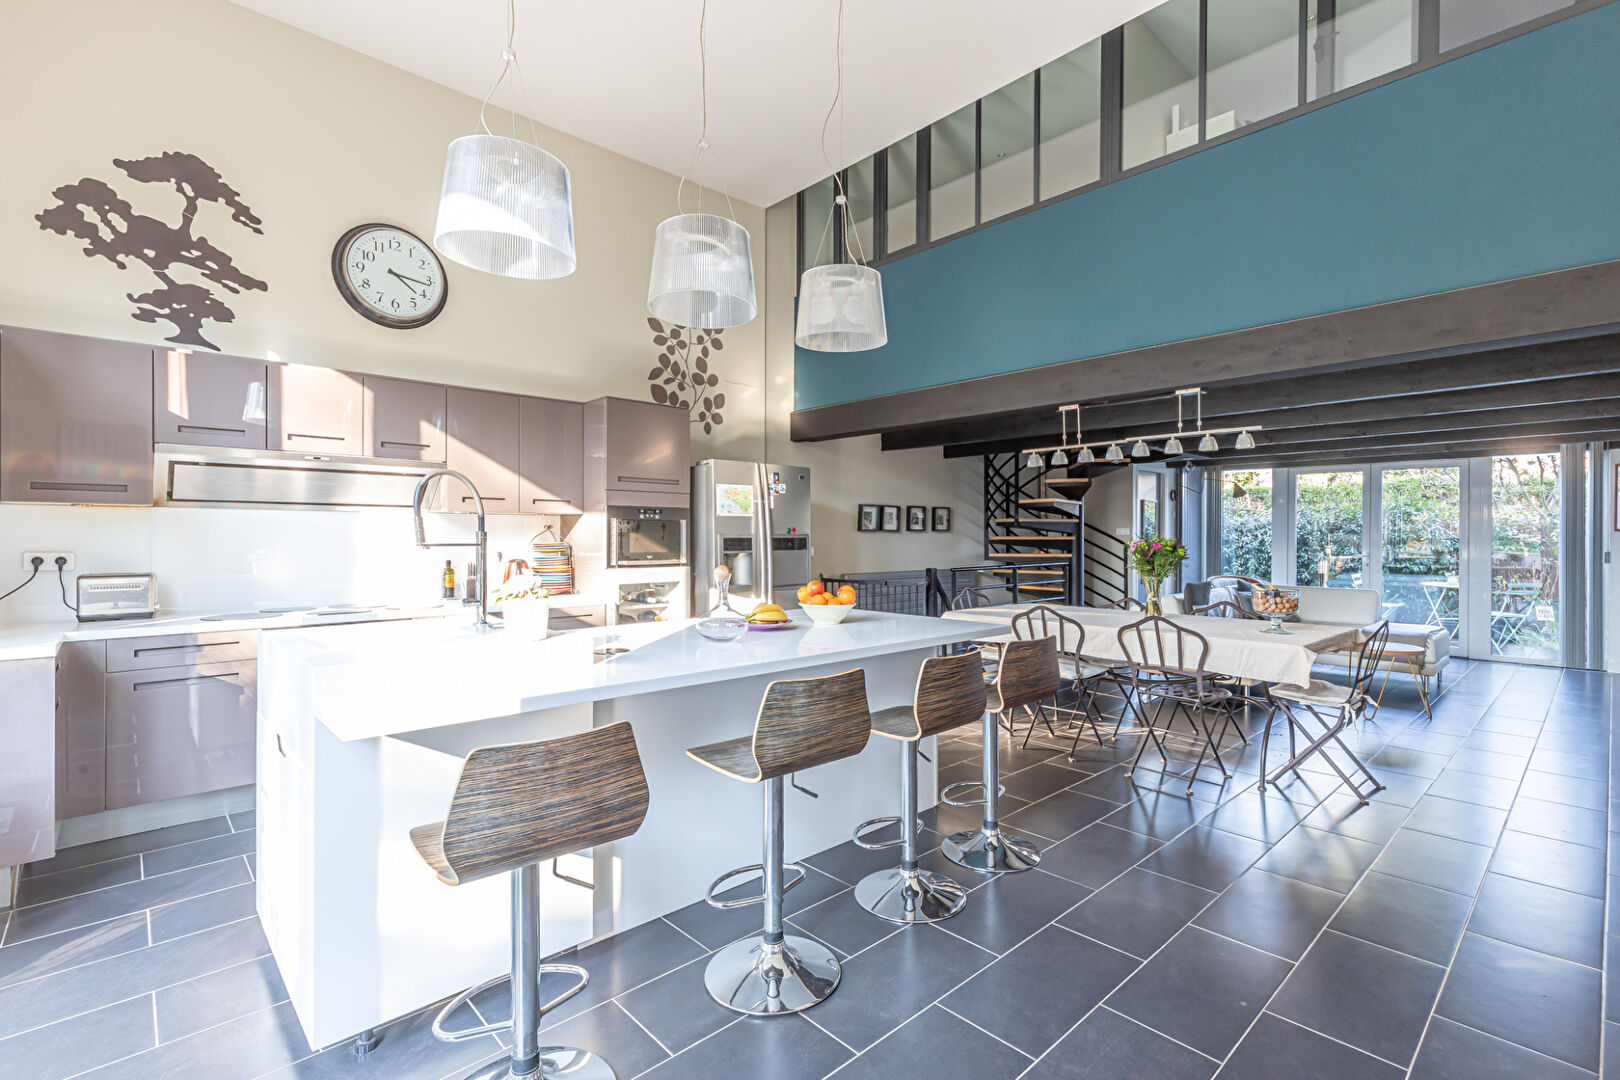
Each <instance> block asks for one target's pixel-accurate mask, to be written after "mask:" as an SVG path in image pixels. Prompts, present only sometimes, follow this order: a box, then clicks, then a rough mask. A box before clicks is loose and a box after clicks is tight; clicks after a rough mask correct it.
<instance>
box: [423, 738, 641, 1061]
mask: <svg viewBox="0 0 1620 1080" xmlns="http://www.w3.org/2000/svg"><path fill="white" fill-rule="evenodd" d="M646 816H647V777H646V774H645V773H644V772H642V769H641V758H640V756H639V755H638V754H637V753H636V738H635V735H634V734H633V733H632V732H631V730H630V725H629V724H624V723H620V724H612V725H610V726H608V727H604V728H597V729H595V730H593V731H586V732H581V733H580V734H578V735H568V736H564V737H563V738H560V739H543V740H539V741H536V742H526V743H511V744H509V745H505V746H485V747H480V748H479V749H477V750H474V751H473V752H472V753H470V754H468V755H467V760H466V762H465V763H464V764H463V765H462V767H461V778H460V779H459V780H457V781H456V790H455V793H454V794H453V795H452V796H451V797H450V810H449V812H448V813H447V814H446V815H445V819H444V820H443V821H435V822H432V823H430V824H427V825H419V826H417V827H416V828H414V829H412V830H411V843H413V844H415V845H416V853H417V854H418V855H420V856H421V857H422V861H424V862H426V863H427V864H428V866H429V867H431V868H432V869H433V872H434V873H436V874H437V875H438V876H439V880H440V881H442V882H444V883H445V884H446V885H464V884H466V883H467V882H469V881H477V880H478V879H480V878H486V877H489V876H490V875H492V874H503V873H509V874H511V876H512V972H511V974H510V975H502V976H499V977H497V978H494V979H491V980H489V981H488V982H486V983H482V984H480V985H478V986H475V987H473V988H472V989H470V990H464V991H462V992H461V993H459V994H457V995H456V996H455V997H453V998H451V999H450V1001H449V1003H448V1004H446V1005H445V1006H444V1008H443V1009H441V1010H439V1014H438V1015H437V1016H436V1017H434V1019H433V1035H434V1038H437V1039H440V1040H441V1041H444V1042H460V1041H461V1040H463V1039H473V1038H477V1037H479V1036H481V1035H488V1034H490V1033H492V1032H495V1031H498V1030H500V1029H501V1028H504V1027H506V1026H508V1025H506V1024H484V1025H482V1026H480V1027H472V1028H447V1027H446V1026H445V1022H446V1021H447V1020H448V1019H449V1018H450V1015H451V1014H452V1013H454V1012H455V1011H456V1010H457V1009H459V1008H461V1006H463V1005H465V1004H466V1003H467V1001H468V1000H469V999H470V998H472V997H473V996H474V995H476V994H478V993H479V992H481V991H483V990H485V989H487V988H489V987H491V986H494V985H496V984H497V983H500V982H501V981H503V980H505V979H508V978H510V979H511V980H512V1020H511V1025H510V1026H511V1038H512V1053H511V1056H510V1057H509V1058H502V1059H500V1060H499V1061H495V1062H493V1063H491V1064H489V1065H485V1066H483V1067H482V1068H480V1069H478V1070H477V1071H476V1072H473V1073H470V1074H469V1075H468V1077H467V1080H497V1078H505V1077H513V1078H521V1080H538V1078H539V1077H545V1076H567V1077H570V1078H572V1080H613V1076H614V1073H613V1069H612V1068H611V1067H610V1066H609V1065H608V1064H607V1062H605V1061H603V1060H602V1059H601V1058H600V1057H597V1056H596V1055H595V1054H592V1053H590V1052H589V1051H586V1050H581V1049H578V1048H577V1047H572V1046H547V1047H541V1046H540V1045H539V1040H540V1020H541V1017H543V1016H544V1015H545V1014H546V1013H548V1012H550V1011H551V1010H552V1009H554V1008H556V1007H557V1006H558V1005H561V1004H562V1003H563V1002H565V1001H567V1000H568V999H569V998H571V997H573V996H574V995H575V994H577V993H579V992H580V991H581V990H583V989H585V986H586V984H587V983H589V982H590V974H589V972H587V971H586V970H585V969H584V968H582V967H580V966H579V965H577V964H542V963H540V865H539V864H540V863H542V862H544V861H545V860H547V859H554V858H556V857H557V856H559V855H566V854H568V853H569V852H571V851H578V850H580V849H581V848H587V847H593V846H595V845H597V844H606V843H610V842H612V841H614V840H620V839H623V838H624V837H626V836H629V835H631V834H632V833H634V832H635V831H636V830H637V829H639V828H641V821H642V819H643V818H644V817H646ZM542 974H555V975H572V976H574V977H575V978H576V979H578V980H579V981H578V983H576V984H575V985H574V986H573V987H571V988H570V989H568V990H566V991H564V992H563V993H562V994H559V995H558V996H557V997H555V998H553V999H552V1000H550V1001H548V1002H546V1003H545V1004H543V1005H542V1004H541V1003H540V976H541V975H542Z"/></svg>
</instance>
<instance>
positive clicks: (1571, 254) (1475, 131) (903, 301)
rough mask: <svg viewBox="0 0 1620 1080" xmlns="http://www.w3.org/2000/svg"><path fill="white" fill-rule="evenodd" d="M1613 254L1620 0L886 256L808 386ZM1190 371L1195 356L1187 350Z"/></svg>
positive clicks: (918, 382) (1263, 319)
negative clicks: (879, 303)
mask: <svg viewBox="0 0 1620 1080" xmlns="http://www.w3.org/2000/svg"><path fill="white" fill-rule="evenodd" d="M1614 258H1620V4H1610V5H1607V6H1605V7H1601V8H1598V9H1596V10H1593V11H1590V12H1587V13H1585V14H1582V15H1579V16H1576V17H1574V18H1570V19H1566V20H1564V21H1563V22H1559V23H1555V24H1553V25H1551V26H1547V27H1544V28H1542V29H1541V30H1537V31H1535V32H1533V33H1530V34H1526V35H1524V36H1522V37H1518V38H1514V39H1512V40H1510V41H1506V42H1503V43H1502V44H1499V45H1496V46H1493V47H1491V48H1488V49H1483V50H1481V51H1479V52H1476V53H1473V54H1470V55H1468V56H1464V57H1461V58H1459V59H1456V60H1453V61H1451V62H1449V63H1446V64H1442V65H1440V66H1439V67H1436V68H1432V69H1430V70H1428V71H1424V72H1421V73H1419V74H1416V75H1412V76H1409V77H1407V78H1404V79H1399V80H1397V81H1395V82H1393V83H1390V84H1388V85H1386V86H1382V87H1379V88H1377V89H1375V90H1369V91H1367V92H1365V93H1362V94H1359V95H1356V96H1354V97H1351V98H1349V99H1347V100H1345V101H1342V102H1339V103H1337V104H1335V105H1330V106H1327V107H1325V108H1322V109H1318V110H1316V111H1315V112H1311V113H1307V114H1304V115H1302V116H1298V117H1295V118H1293V119H1291V120H1287V121H1284V122H1282V123H1279V124H1275V125H1273V126H1272V127H1269V128H1265V129H1263V130H1260V131H1257V132H1254V133H1252V134H1250V135H1246V136H1244V137H1242V138H1239V139H1235V140H1233V141H1231V142H1229V143H1226V144H1224V145H1221V146H1217V147H1212V148H1210V149H1207V150H1204V151H1202V152H1199V153H1196V154H1193V155H1191V156H1190V157H1187V158H1184V159H1182V160H1180V161H1176V162H1173V163H1171V164H1168V165H1164V166H1161V167H1159V168H1156V169H1152V170H1149V171H1148V172H1145V173H1142V174H1140V175H1138V176H1134V177H1131V178H1129V179H1126V180H1123V181H1120V182H1118V183H1115V184H1111V185H1108V186H1105V187H1102V188H1099V189H1097V190H1095V191H1092V192H1088V193H1086V194H1084V195H1079V196H1076V197H1074V198H1072V199H1067V200H1065V201H1063V202H1060V203H1056V204H1054V205H1052V206H1048V207H1045V208H1043V209H1041V210H1037V211H1035V212H1033V213H1029V214H1025V215H1023V216H1022V217H1018V218H1014V219H1012V220H1009V221H1005V222H1002V223H1001V224H998V225H995V226H993V227H991V228H988V229H984V230H981V231H980V232H977V233H973V234H970V235H968V236H963V237H959V238H957V239H955V240H953V241H951V242H949V243H947V244H943V245H941V246H939V247H936V248H933V249H931V250H929V251H924V252H920V253H918V254H916V255H912V256H910V257H907V258H903V259H900V260H898V261H896V262H894V263H891V264H889V265H888V266H885V267H883V268H882V271H883V292H884V301H885V304H886V307H887V314H888V323H889V344H888V345H886V346H885V347H884V348H882V349H878V350H874V351H872V352H864V353H851V354H842V355H840V354H828V353H814V352H808V351H806V350H803V349H800V350H798V354H797V362H796V364H795V366H794V399H795V404H796V406H797V407H798V408H801V409H805V408H814V407H816V406H821V405H830V404H835V403H838V402H845V401H854V400H858V399H860V398H866V397H872V396H875V395H879V394H888V393H894V392H898V391H903V390H914V389H918V388H921V387H926V386H937V385H941V384H944V383H951V382H957V381H960V380H963V379H971V378H975V377H978V376H983V375H992V374H997V373H1001V372H1007V371H1017V370H1021V369H1025V368H1033V367H1039V366H1041V365H1045V364H1054V363H1061V362H1063V361H1066V360H1074V359H1079V358H1083V357H1087V356H1100V355H1104V354H1107V353H1112V352H1117V351H1120V350H1122V349H1132V348H1140V347H1143V346H1147V345H1156V344H1161V343H1164V342H1168V341H1181V340H1185V339H1187V338H1194V337H1202V336H1204V335H1207V334H1216V333H1222V332H1225V331H1230V330H1238V329H1243V328H1245V327H1251V326H1264V325H1266V324H1269V323H1274V322H1279V321H1282V320H1287V319H1295V318H1301V317H1304V316H1310V315H1319V314H1323V313H1326V312H1331V311H1339V310H1345V309H1349V308H1357V307H1363V306H1366V305H1368V304H1377V303H1381V302H1384V301H1389V300H1397V299H1402V298H1407V297H1413V296H1423V295H1427V294H1430V293H1436V292H1444V291H1446V290H1449V289H1457V288H1463V287H1466V286H1470V285H1477V284H1480V283H1483V282H1489V281H1502V280H1507V279H1510V278H1516V277H1523V276H1525V275H1527V274H1536V273H1541V272H1545V271H1549V270H1556V269H1562V268H1566V267H1571V266H1581V265H1584V264H1587V263H1594V262H1601V261H1604V260H1607V259H1614ZM1188 378H1189V380H1190V381H1191V380H1196V378H1197V372H1196V371H1190V372H1188Z"/></svg>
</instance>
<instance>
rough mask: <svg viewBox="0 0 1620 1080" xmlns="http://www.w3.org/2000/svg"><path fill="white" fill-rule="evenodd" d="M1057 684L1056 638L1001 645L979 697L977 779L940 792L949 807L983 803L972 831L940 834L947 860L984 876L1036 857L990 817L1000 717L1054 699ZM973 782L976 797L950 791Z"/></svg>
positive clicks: (1027, 864)
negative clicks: (980, 792)
mask: <svg viewBox="0 0 1620 1080" xmlns="http://www.w3.org/2000/svg"><path fill="white" fill-rule="evenodd" d="M1062 685H1063V677H1062V675H1061V674H1060V673H1059V671H1058V657H1057V639H1056V638H1049V637H1043V638H1035V639H1033V640H1022V641H1009V642H1007V643H1006V644H1005V645H1004V646H1003V647H1002V650H1001V663H1000V664H999V665H998V666H997V668H996V681H995V682H994V683H992V684H991V686H990V688H989V690H988V692H987V693H986V695H985V702H984V704H985V713H984V777H983V780H982V781H981V780H963V781H961V782H960V783H956V784H952V785H950V787H947V788H946V789H945V790H944V791H942V792H940V799H941V800H942V801H944V802H946V803H949V804H950V805H951V806H983V807H984V822H983V824H982V825H981V826H980V827H979V828H978V829H976V830H968V831H966V832H959V833H953V834H951V835H950V836H948V837H946V838H945V842H944V844H943V845H941V850H943V851H944V852H945V857H946V858H947V859H949V860H951V861H952V862H954V863H956V864H957V865H959V866H965V867H967V868H968V869H969V870H978V871H981V872H983V873H986V874H1007V873H1016V872H1017V871H1020V870H1028V869H1030V868H1031V867H1033V866H1034V865H1035V864H1036V863H1038V862H1040V861H1041V856H1040V852H1038V851H1037V850H1036V849H1035V845H1034V844H1032V843H1030V842H1029V841H1028V840H1025V839H1024V838H1023V837H1021V836H1015V835H1013V834H1012V833H1009V832H1004V831H1003V830H1002V828H1001V826H1000V823H999V822H997V820H996V802H997V800H998V799H999V798H1000V795H1001V754H1000V750H1001V747H1000V738H999V734H1000V718H1001V717H1002V716H1003V715H1008V716H1010V714H1011V713H1012V710H1014V709H1017V708H1020V707H1025V706H1030V705H1034V704H1035V703H1036V702H1039V701H1045V700H1046V699H1047V698H1051V697H1056V696H1057V692H1058V690H1059V689H1060V688H1061V687H1062ZM976 786H982V787H983V788H984V797H983V798H982V799H960V800H959V799H957V798H955V797H954V796H953V795H952V794H951V793H952V792H953V791H955V790H958V789H962V788H968V787H976Z"/></svg>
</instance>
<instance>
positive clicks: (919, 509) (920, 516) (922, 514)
mask: <svg viewBox="0 0 1620 1080" xmlns="http://www.w3.org/2000/svg"><path fill="white" fill-rule="evenodd" d="M906 531H907V532H927V531H928V507H926V506H908V507H906Z"/></svg>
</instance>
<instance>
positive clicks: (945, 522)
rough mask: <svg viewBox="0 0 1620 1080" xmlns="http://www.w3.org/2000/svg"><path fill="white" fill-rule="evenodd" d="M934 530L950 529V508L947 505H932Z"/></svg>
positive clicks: (944, 530) (947, 530)
mask: <svg viewBox="0 0 1620 1080" xmlns="http://www.w3.org/2000/svg"><path fill="white" fill-rule="evenodd" d="M934 531H935V532H950V531H951V508H950V507H948V506H936V507H934Z"/></svg>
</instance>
